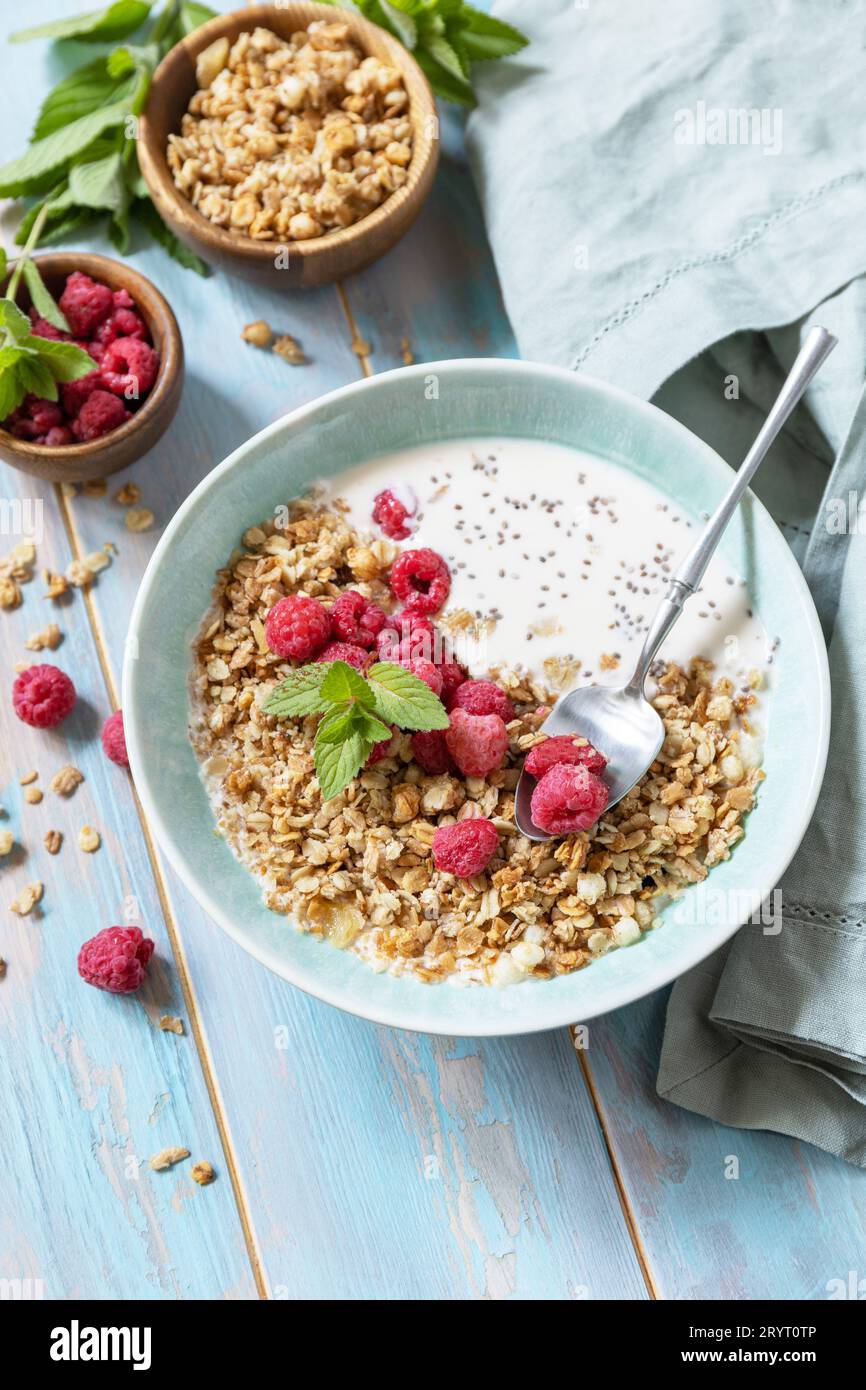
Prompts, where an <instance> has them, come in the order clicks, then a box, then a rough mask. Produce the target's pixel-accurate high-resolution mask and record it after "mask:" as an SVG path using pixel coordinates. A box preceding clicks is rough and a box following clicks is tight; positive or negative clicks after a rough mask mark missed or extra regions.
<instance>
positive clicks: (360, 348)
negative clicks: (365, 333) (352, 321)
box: [352, 338, 373, 357]
mask: <svg viewBox="0 0 866 1390" xmlns="http://www.w3.org/2000/svg"><path fill="white" fill-rule="evenodd" d="M352 351H353V352H354V354H355V356H356V357H369V356H370V353H371V352H372V351H373V348H372V346H371V345H370V343H368V342H367V339H366V338H353V339H352Z"/></svg>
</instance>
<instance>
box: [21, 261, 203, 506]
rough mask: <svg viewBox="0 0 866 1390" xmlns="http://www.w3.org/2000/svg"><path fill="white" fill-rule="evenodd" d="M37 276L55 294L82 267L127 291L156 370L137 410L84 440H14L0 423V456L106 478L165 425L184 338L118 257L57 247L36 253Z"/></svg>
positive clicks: (36, 472)
mask: <svg viewBox="0 0 866 1390" xmlns="http://www.w3.org/2000/svg"><path fill="white" fill-rule="evenodd" d="M34 260H35V261H36V262H37V264H38V266H39V269H40V271H41V273H42V278H43V280H44V281H45V283H46V285H47V286H48V288H49V290H50V291H51V293H52V294H53V295H54V297H55V299H56V298H57V297H58V296H59V295H60V294H61V293H62V290H63V285H64V281H65V280H66V277H67V275H70V274H71V273H72V271H73V270H80V271H83V272H84V274H85V275H90V276H91V277H92V278H93V279H94V280H100V281H101V282H102V284H103V285H108V287H109V289H111V290H128V291H129V293H130V295H131V296H132V298H133V299H134V301H135V307H136V309H137V311H138V312H139V313H140V314H141V317H142V318H143V319H144V321H145V323H146V324H147V326H148V328H149V329H150V336H151V340H152V342H153V346H154V347H155V348H156V349H157V351H158V352H159V354H160V364H159V372H158V374H157V378H156V381H155V382H154V384H153V386H152V387H151V388H150V391H149V392H148V395H147V397H146V398H145V400H144V402H143V404H142V405H141V407H140V409H139V410H137V411H136V412H135V414H134V415H133V416H132V417H131V418H130V419H129V420H127V421H126V423H125V424H123V425H120V426H119V427H118V428H117V429H116V430H112V431H111V433H110V434H106V435H103V437H102V438H101V439H93V440H90V441H89V442H88V443H86V444H66V445H64V446H62V447H60V448H57V449H48V448H46V447H45V445H44V444H30V443H29V442H28V441H27V440H24V439H16V438H15V436H14V435H13V434H10V433H9V431H8V430H4V429H3V428H2V426H0V458H3V459H5V460H6V462H7V463H11V464H12V466H13V468H20V469H21V471H22V473H31V474H33V476H34V477H36V478H45V479H47V480H48V481H49V482H52V483H80V482H85V481H86V480H87V479H88V478H106V477H108V475H109V473H117V472H118V471H119V470H120V469H121V468H126V467H128V465H129V464H130V463H134V462H135V460H136V459H137V458H140V457H141V455H142V454H146V453H147V451H148V449H152V448H153V446H154V444H155V443H156V441H157V440H158V439H159V438H160V437H161V435H162V434H163V433H164V432H165V430H166V429H167V428H168V426H169V424H170V423H171V420H172V418H173V416H174V413H175V411H176V410H177V407H178V403H179V401H180V393H181V389H182V387H183V339H182V338H181V336H180V329H179V328H178V326H177V319H176V318H175V316H174V314H173V313H172V311H171V309H170V308H169V306H168V302H167V301H166V300H165V299H164V298H163V296H162V295H161V294H160V292H159V290H158V289H157V288H156V286H155V285H152V284H151V282H150V281H149V280H146V279H145V278H144V276H143V275H139V273H138V271H137V270H131V269H130V268H129V266H127V265H123V264H122V262H121V261H114V260H111V259H110V258H109V257H108V256H94V255H89V254H87V253H86V252H83V251H56V252H49V253H47V254H46V255H43V256H35V257H34ZM16 302H17V303H18V305H19V306H20V307H21V308H22V309H24V310H26V309H28V308H29V307H30V297H29V295H28V294H27V290H26V288H25V286H24V285H23V283H22V285H21V288H20V289H19V292H18V294H17V296H16Z"/></svg>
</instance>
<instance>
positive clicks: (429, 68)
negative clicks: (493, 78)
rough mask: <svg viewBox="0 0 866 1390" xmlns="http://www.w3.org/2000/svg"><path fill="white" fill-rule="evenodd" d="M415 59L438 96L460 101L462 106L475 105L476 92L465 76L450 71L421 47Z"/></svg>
mask: <svg viewBox="0 0 866 1390" xmlns="http://www.w3.org/2000/svg"><path fill="white" fill-rule="evenodd" d="M415 60H416V62H417V63H418V66H419V67H420V69H421V71H422V72H423V74H424V76H425V77H426V78H427V81H428V82H429V83H430V86H431V87H432V88H433V91H434V92H435V93H436V95H437V96H440V97H444V98H445V100H446V101H455V102H458V103H459V105H461V106H474V105H475V94H474V92H473V91H472V87H471V86H470V84H469V83H468V82H467V81H466V80H465V79H464V78H457V77H455V76H454V75H453V73H450V72H448V70H447V69H446V68H443V67H442V65H441V63H437V62H436V60H435V58H432V57H431V56H430V54H429V53H427V52H425V50H424V49H423V48H421V47H418V48H416V49H415Z"/></svg>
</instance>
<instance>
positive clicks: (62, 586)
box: [42, 570, 69, 599]
mask: <svg viewBox="0 0 866 1390" xmlns="http://www.w3.org/2000/svg"><path fill="white" fill-rule="evenodd" d="M42 573H43V578H44V579H45V583H46V584H47V585H48V588H47V589H46V591H45V593H44V594H43V598H50V599H56V598H62V597H63V595H64V594H65V593H68V591H69V583H68V581H67V579H66V577H65V575H62V574H57V573H56V572H55V571H54V570H43V572H42Z"/></svg>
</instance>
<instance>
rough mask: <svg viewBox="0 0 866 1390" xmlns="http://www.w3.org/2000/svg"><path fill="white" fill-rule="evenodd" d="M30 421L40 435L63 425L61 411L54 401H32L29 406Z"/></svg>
mask: <svg viewBox="0 0 866 1390" xmlns="http://www.w3.org/2000/svg"><path fill="white" fill-rule="evenodd" d="M30 419H31V420H32V421H33V423H34V425H36V427H37V429H38V430H39V433H40V434H47V433H48V431H49V430H53V429H54V428H55V426H56V425H62V424H63V411H62V410H61V409H60V406H59V405H58V404H57V402H56V401H43V400H34V401H33V403H32V404H31V406H30Z"/></svg>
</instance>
